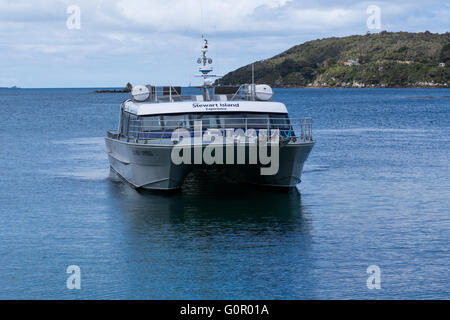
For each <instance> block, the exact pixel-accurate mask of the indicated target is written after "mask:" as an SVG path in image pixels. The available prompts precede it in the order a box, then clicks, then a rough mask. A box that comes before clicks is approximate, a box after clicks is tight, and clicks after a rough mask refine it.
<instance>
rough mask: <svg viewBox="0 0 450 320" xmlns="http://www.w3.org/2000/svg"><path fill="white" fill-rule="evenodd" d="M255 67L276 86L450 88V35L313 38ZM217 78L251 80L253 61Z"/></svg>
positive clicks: (226, 81)
mask: <svg viewBox="0 0 450 320" xmlns="http://www.w3.org/2000/svg"><path fill="white" fill-rule="evenodd" d="M442 63H444V65H443V64H442ZM254 68H255V82H256V83H267V84H269V85H272V86H275V87H439V86H441V87H447V86H450V33H448V32H447V33H444V34H434V33H430V32H428V31H426V32H421V33H409V32H386V31H382V32H380V33H375V34H366V35H355V36H348V37H342V38H336V37H333V38H326V39H319V40H313V41H308V42H305V43H303V44H300V45H296V46H294V47H292V48H290V49H289V50H286V51H284V52H282V53H280V54H278V55H276V56H274V57H272V58H270V59H266V60H262V61H257V62H255V63H254ZM216 82H217V83H219V84H223V85H225V84H240V83H250V82H251V64H250V65H247V66H244V67H242V68H239V69H237V70H235V71H232V72H230V73H228V74H226V75H225V76H224V77H223V78H222V79H220V80H218V81H216Z"/></svg>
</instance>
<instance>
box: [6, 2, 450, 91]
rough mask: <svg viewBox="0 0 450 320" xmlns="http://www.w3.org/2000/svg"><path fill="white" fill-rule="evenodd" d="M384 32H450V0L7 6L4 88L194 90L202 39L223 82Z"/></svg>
mask: <svg viewBox="0 0 450 320" xmlns="http://www.w3.org/2000/svg"><path fill="white" fill-rule="evenodd" d="M370 6H372V7H373V6H376V8H378V9H377V10H379V11H377V12H375V11H371V10H369V12H368V8H369V7H370ZM372 10H373V9H372ZM374 14H375V15H376V17H375V18H376V20H374V18H373V17H374ZM368 20H370V21H369V23H368ZM374 21H377V22H379V25H376V24H374V23H373V22H374ZM374 27H376V28H375V29H374ZM382 30H387V31H409V32H424V31H426V30H428V31H430V32H433V33H445V32H449V31H450V1H433V0H431V1H424V0H422V1H416V0H409V1H347V0H340V1H336V0H326V1H320V0H315V1H310V0H308V1H300V0H209V1H206V0H197V1H194V0H163V1H159V0H158V1H156V0H118V1H111V0H68V1H63V0H61V1H58V0H53V1H52V0H33V1H31V0H28V1H24V0H11V1H10V0H0V87H5V86H8V87H9V86H13V85H16V86H20V87H23V88H58V87H123V86H124V85H125V84H126V83H127V82H131V83H132V84H153V85H163V84H170V85H189V84H192V85H194V84H199V83H200V80H199V78H196V77H195V74H197V73H198V65H197V62H196V61H197V58H198V57H199V56H200V48H201V45H202V41H201V39H202V35H205V36H206V37H207V38H208V41H209V47H210V52H209V55H210V56H211V57H212V58H213V61H214V63H213V67H214V72H215V73H216V74H222V75H224V74H226V73H227V72H229V71H232V70H235V69H236V68H239V67H241V66H244V65H247V64H249V63H251V62H253V61H258V60H262V59H267V58H270V57H272V56H274V55H276V54H278V53H280V52H282V51H284V50H287V49H289V48H291V47H292V46H294V45H297V44H300V43H303V42H305V41H309V40H315V39H321V38H327V37H332V36H338V37H340V36H348V35H354V34H365V33H367V31H370V32H380V31H382Z"/></svg>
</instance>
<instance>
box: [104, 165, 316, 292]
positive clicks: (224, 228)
mask: <svg viewBox="0 0 450 320" xmlns="http://www.w3.org/2000/svg"><path fill="white" fill-rule="evenodd" d="M216 178H217V177H215V176H214V175H211V173H210V172H208V173H205V174H201V173H197V174H196V175H192V176H189V177H188V178H187V180H186V183H185V185H184V186H183V188H182V190H181V191H180V192H177V193H172V194H167V193H155V192H150V191H136V190H134V189H132V188H131V187H130V186H129V185H128V184H126V183H124V182H121V181H117V180H116V179H113V180H111V181H110V183H109V188H110V192H111V195H112V197H114V198H115V204H116V205H117V206H118V210H119V215H120V217H121V219H123V220H124V224H123V225H124V229H123V230H122V232H123V234H121V235H117V236H118V237H121V238H123V239H124V241H125V242H126V245H124V246H122V248H123V250H124V252H123V255H124V256H125V255H126V257H127V258H126V260H127V261H128V263H130V262H132V264H133V268H132V270H129V274H128V276H129V278H130V279H129V283H130V284H132V286H134V287H135V288H134V289H136V287H138V288H139V287H142V286H146V288H147V289H148V290H149V291H148V292H152V294H150V293H149V295H148V296H146V297H148V298H164V297H172V298H186V297H190V298H221V297H222V298H223V297H224V296H227V297H229V298H258V297H259V298H264V297H268V296H271V297H274V298H276V297H283V296H292V297H294V296H297V297H298V296H301V295H302V290H301V288H302V287H304V286H309V287H310V286H311V285H310V283H311V281H312V277H311V276H310V273H311V271H312V269H313V266H312V261H311V259H310V258H308V256H309V253H308V251H309V248H310V242H311V240H310V230H311V222H310V220H309V214H308V210H307V209H306V208H305V207H304V206H303V205H302V202H301V196H300V194H299V193H298V192H297V191H296V190H295V189H293V190H290V191H289V192H276V191H274V190H267V189H261V188H255V187H253V186H248V185H238V184H231V183H225V182H223V181H222V180H220V179H216ZM136 268H137V269H136ZM275 279H277V280H276V282H277V283H278V284H276V283H275V282H273V283H272V281H273V280H275ZM184 282H187V283H189V289H188V288H187V287H184V285H183V283H184ZM270 283H272V285H268V284H270ZM280 285H281V286H282V287H281V289H280ZM162 287H164V288H165V289H164V290H162V291H157V292H156V291H155V290H159V289H161V288H162ZM175 288H177V289H176V290H175ZM127 294H132V293H130V292H128V293H127ZM311 295H313V291H311V290H309V292H308V296H309V297H311ZM140 297H142V292H141V296H140Z"/></svg>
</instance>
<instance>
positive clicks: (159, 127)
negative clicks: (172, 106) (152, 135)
mask: <svg viewBox="0 0 450 320" xmlns="http://www.w3.org/2000/svg"><path fill="white" fill-rule="evenodd" d="M142 131H143V132H151V131H163V121H162V116H152V117H143V118H142Z"/></svg>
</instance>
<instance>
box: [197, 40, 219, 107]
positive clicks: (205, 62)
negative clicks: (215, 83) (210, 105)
mask: <svg viewBox="0 0 450 320" xmlns="http://www.w3.org/2000/svg"><path fill="white" fill-rule="evenodd" d="M202 38H203V36H202ZM203 41H204V43H203V46H202V49H201V52H202V56H201V57H200V58H198V60H197V63H198V64H199V65H200V67H199V71H200V73H201V74H200V75H199V76H200V77H202V78H203V99H204V100H205V101H210V100H211V97H210V96H209V90H208V89H209V88H210V87H211V84H212V79H211V78H214V77H217V75H214V74H210V72H211V71H212V70H213V68H212V67H211V66H210V64H212V59H211V58H208V57H207V56H206V53H207V52H208V40H207V39H206V38H203Z"/></svg>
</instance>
